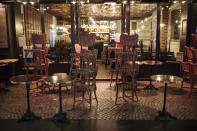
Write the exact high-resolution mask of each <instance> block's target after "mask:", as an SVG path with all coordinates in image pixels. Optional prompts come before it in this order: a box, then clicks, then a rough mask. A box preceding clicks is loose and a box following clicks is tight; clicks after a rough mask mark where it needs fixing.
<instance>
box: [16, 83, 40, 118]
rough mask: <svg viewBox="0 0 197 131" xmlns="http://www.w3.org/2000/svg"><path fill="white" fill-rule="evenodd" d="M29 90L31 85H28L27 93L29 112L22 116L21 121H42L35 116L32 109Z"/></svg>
mask: <svg viewBox="0 0 197 131" xmlns="http://www.w3.org/2000/svg"><path fill="white" fill-rule="evenodd" d="M29 89H30V84H26V91H27V112H26V113H25V114H24V115H23V116H22V118H21V119H20V120H19V121H30V120H40V119H41V117H39V116H36V115H34V113H33V112H31V109H30V102H29Z"/></svg>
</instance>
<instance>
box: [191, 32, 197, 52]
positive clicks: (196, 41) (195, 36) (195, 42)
mask: <svg viewBox="0 0 197 131" xmlns="http://www.w3.org/2000/svg"><path fill="white" fill-rule="evenodd" d="M192 45H193V47H194V48H196V49H197V34H192Z"/></svg>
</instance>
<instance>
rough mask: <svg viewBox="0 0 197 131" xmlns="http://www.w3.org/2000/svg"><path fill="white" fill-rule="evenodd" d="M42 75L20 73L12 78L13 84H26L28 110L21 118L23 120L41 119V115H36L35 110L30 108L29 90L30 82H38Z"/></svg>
mask: <svg viewBox="0 0 197 131" xmlns="http://www.w3.org/2000/svg"><path fill="white" fill-rule="evenodd" d="M41 78H42V77H41V76H40V75H18V76H13V77H11V78H10V82H11V83H13V84H25V85H26V92H27V93H26V95H27V112H26V113H25V114H24V115H23V117H22V118H21V120H22V121H28V120H40V119H41V117H39V116H35V115H34V113H33V112H31V108H30V98H29V90H30V84H33V83H36V82H38V81H40V80H41Z"/></svg>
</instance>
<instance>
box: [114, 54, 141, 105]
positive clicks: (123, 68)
mask: <svg viewBox="0 0 197 131" xmlns="http://www.w3.org/2000/svg"><path fill="white" fill-rule="evenodd" d="M118 57H121V60H123V59H124V60H125V59H128V57H132V59H135V58H133V57H136V55H135V54H134V53H133V52H130V51H129V52H128V51H127V52H126V51H125V52H117V54H116V98H115V104H117V100H118V98H119V97H118V94H119V90H120V89H122V98H123V99H124V98H125V96H126V95H125V91H126V89H128V90H129V91H131V97H132V100H134V96H136V99H137V101H138V97H137V93H136V90H137V83H136V68H135V64H131V65H129V64H126V63H124V62H121V63H120V62H118ZM124 57H125V58H124Z"/></svg>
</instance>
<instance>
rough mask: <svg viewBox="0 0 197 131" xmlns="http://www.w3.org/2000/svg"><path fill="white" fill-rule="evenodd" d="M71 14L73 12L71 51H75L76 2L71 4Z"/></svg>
mask: <svg viewBox="0 0 197 131" xmlns="http://www.w3.org/2000/svg"><path fill="white" fill-rule="evenodd" d="M70 12H71V13H70V14H71V46H72V50H71V52H72V53H74V52H75V4H73V3H71V4H70Z"/></svg>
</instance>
